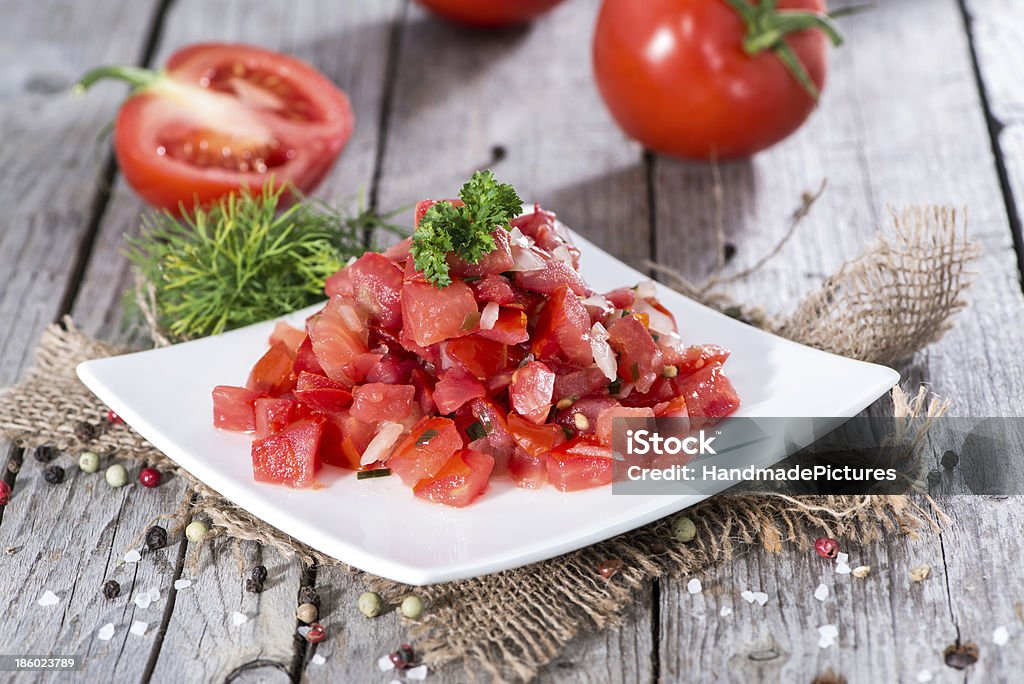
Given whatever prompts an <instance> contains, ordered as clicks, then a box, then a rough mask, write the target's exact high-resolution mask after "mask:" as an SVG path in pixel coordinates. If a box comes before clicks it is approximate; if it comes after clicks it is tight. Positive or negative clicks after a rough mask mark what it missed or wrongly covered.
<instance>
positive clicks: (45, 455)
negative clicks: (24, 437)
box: [32, 445, 57, 463]
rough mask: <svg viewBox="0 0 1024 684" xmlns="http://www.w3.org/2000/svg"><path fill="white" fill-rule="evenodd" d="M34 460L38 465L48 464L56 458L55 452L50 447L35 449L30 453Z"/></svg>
mask: <svg viewBox="0 0 1024 684" xmlns="http://www.w3.org/2000/svg"><path fill="white" fill-rule="evenodd" d="M32 455H33V456H35V459H36V460H37V461H39V462H40V463H49V462H50V461H52V460H53V459H55V458H57V452H56V451H55V450H54V448H53V447H51V446H46V445H44V446H41V447H36V450H35V451H34V452H33V453H32Z"/></svg>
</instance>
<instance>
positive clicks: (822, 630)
mask: <svg viewBox="0 0 1024 684" xmlns="http://www.w3.org/2000/svg"><path fill="white" fill-rule="evenodd" d="M818 634H820V635H821V636H823V637H829V638H832V639H835V638H836V637H837V636H839V628H838V627H836V626H835V625H822V626H821V627H819V628H818Z"/></svg>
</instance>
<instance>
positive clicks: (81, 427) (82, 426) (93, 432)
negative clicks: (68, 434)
mask: <svg viewBox="0 0 1024 684" xmlns="http://www.w3.org/2000/svg"><path fill="white" fill-rule="evenodd" d="M98 436H99V429H98V428H97V427H96V426H95V425H93V424H92V423H89V422H86V421H84V420H80V421H78V422H77V423H75V439H77V440H78V441H79V442H81V443H82V444H88V443H89V442H91V441H93V440H94V439H96V438H97V437H98Z"/></svg>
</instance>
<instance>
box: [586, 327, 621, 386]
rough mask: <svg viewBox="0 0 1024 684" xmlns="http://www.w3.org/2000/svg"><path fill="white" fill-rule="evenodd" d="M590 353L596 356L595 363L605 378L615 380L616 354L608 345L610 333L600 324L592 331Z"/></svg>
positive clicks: (616, 368)
mask: <svg viewBox="0 0 1024 684" xmlns="http://www.w3.org/2000/svg"><path fill="white" fill-rule="evenodd" d="M590 351H591V352H593V354H594V363H596V364H597V367H598V368H600V369H601V372H602V373H604V376H605V377H606V378H608V379H609V380H614V379H615V376H616V373H617V370H618V362H617V361H616V360H615V352H613V351H612V347H611V345H610V344H608V331H607V330H605V327H604V326H603V325H601V324H600V323H595V324H594V325H593V327H592V328H591V329H590Z"/></svg>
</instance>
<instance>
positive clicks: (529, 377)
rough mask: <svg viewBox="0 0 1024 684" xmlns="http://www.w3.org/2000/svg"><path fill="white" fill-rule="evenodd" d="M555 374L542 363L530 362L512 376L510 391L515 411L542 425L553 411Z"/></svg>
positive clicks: (509, 395) (510, 398) (510, 399)
mask: <svg viewBox="0 0 1024 684" xmlns="http://www.w3.org/2000/svg"><path fill="white" fill-rule="evenodd" d="M554 389H555V374H554V373H552V372H551V369H550V368H548V367H547V366H546V365H544V364H543V363H541V362H540V361H530V362H529V363H528V364H526V365H525V366H523V367H522V368H520V369H519V370H517V371H516V372H515V373H513V374H512V385H511V386H510V387H509V390H508V397H509V403H510V404H511V405H512V408H513V410H515V412H516V413H518V414H519V415H521V416H522V417H523V418H526V419H527V420H529V421H532V422H534V423H537V424H538V425H539V424H542V423H543V422H544V421H545V420H546V419H547V417H548V412H549V411H550V410H551V394H552V392H553V391H554Z"/></svg>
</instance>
